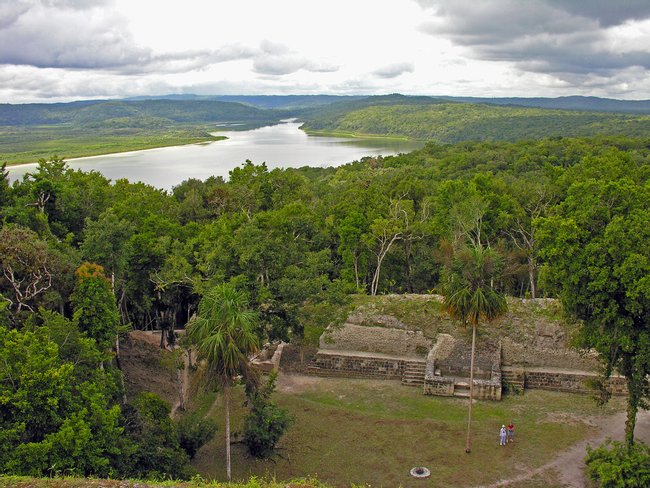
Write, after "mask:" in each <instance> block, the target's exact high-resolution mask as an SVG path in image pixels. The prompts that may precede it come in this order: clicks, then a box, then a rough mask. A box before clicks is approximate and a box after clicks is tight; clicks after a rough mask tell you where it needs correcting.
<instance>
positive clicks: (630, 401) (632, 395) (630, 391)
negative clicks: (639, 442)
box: [625, 376, 639, 448]
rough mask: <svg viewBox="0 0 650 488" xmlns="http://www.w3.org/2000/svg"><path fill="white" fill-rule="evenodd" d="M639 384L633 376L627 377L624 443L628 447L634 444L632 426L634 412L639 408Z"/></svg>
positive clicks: (633, 424) (634, 418)
mask: <svg viewBox="0 0 650 488" xmlns="http://www.w3.org/2000/svg"><path fill="white" fill-rule="evenodd" d="M638 388H639V385H637V384H636V381H635V380H634V377H632V376H629V377H628V378H627V418H626V419H625V443H626V444H627V446H628V448H631V447H632V446H633V445H634V427H636V414H637V412H638V410H639V394H638Z"/></svg>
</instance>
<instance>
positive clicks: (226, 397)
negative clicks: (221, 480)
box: [223, 381, 232, 482]
mask: <svg viewBox="0 0 650 488" xmlns="http://www.w3.org/2000/svg"><path fill="white" fill-rule="evenodd" d="M223 403H224V406H225V408H226V476H227V477H228V481H229V482H230V480H231V478H232V476H231V472H230V385H229V384H228V381H225V382H224V384H223Z"/></svg>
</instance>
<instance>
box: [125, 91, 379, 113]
mask: <svg viewBox="0 0 650 488" xmlns="http://www.w3.org/2000/svg"><path fill="white" fill-rule="evenodd" d="M366 97H367V95H358V96H352V95H350V96H348V95H190V94H176V95H174V94H172V95H160V96H149V97H134V98H128V99H127V100H203V101H207V100H219V101H222V102H234V103H242V104H244V105H250V106H251V107H257V108H261V109H276V110H301V109H306V108H313V107H321V106H323V105H329V104H331V103H334V102H338V101H343V100H346V101H349V100H358V99H362V98H366Z"/></svg>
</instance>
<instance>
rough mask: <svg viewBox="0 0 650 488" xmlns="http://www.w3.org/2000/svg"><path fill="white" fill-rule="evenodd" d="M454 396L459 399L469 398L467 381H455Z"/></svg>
mask: <svg viewBox="0 0 650 488" xmlns="http://www.w3.org/2000/svg"><path fill="white" fill-rule="evenodd" d="M454 396H455V397H461V398H469V380H467V381H456V382H455V383H454Z"/></svg>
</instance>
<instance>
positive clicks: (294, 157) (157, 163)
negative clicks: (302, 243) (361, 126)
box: [7, 121, 423, 190]
mask: <svg viewBox="0 0 650 488" xmlns="http://www.w3.org/2000/svg"><path fill="white" fill-rule="evenodd" d="M299 126H300V124H299V123H297V122H293V121H292V122H283V123H281V124H277V125H272V126H266V127H261V128H259V129H253V130H246V131H223V132H222V131H220V132H219V135H224V136H226V137H228V139H226V140H223V141H215V142H210V143H206V144H192V145H186V146H174V147H165V148H159V149H147V150H144V151H133V152H128V153H118V154H108V155H105V156H92V157H88V158H78V159H71V160H69V161H68V164H69V166H70V167H72V168H74V169H77V168H78V169H82V170H85V171H90V170H96V171H99V172H100V173H102V174H103V175H104V176H106V177H107V178H109V179H111V180H117V179H120V178H127V179H128V180H130V181H134V182H135V181H142V182H144V183H147V184H150V185H152V186H155V187H157V188H163V189H167V190H169V189H171V188H172V187H173V186H175V185H178V184H179V183H180V182H182V181H183V180H186V179H188V178H197V179H200V180H204V179H206V178H208V177H209V176H213V175H214V176H223V177H224V178H226V179H227V178H228V172H229V171H230V170H232V169H233V168H236V167H237V166H241V164H242V163H244V162H245V161H246V160H247V159H250V160H251V161H252V162H253V163H255V164H262V163H263V162H265V163H266V165H267V166H268V168H269V169H273V168H298V167H301V166H313V167H327V166H340V165H342V164H346V163H349V162H352V161H355V160H359V159H361V158H362V157H364V156H378V155H384V156H388V155H393V154H398V153H402V152H409V151H412V150H414V149H418V148H420V147H422V146H423V143H421V142H413V141H402V140H396V139H362V138H354V139H351V138H350V139H348V138H340V137H320V136H308V135H307V134H305V133H304V132H303V131H301V130H300V129H299V128H298V127H299ZM35 167H36V164H23V165H19V166H11V167H8V168H7V169H8V170H9V178H10V180H12V181H13V180H15V179H18V178H22V176H23V175H24V174H25V173H27V172H30V171H33V170H34V168H35Z"/></svg>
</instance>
